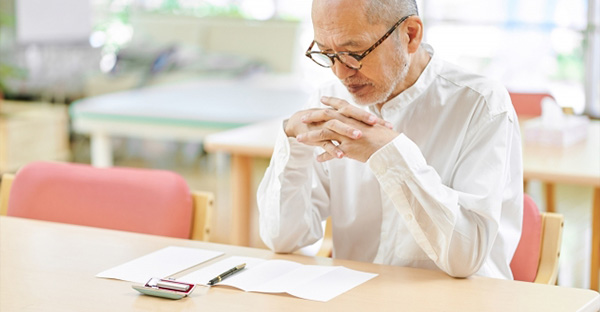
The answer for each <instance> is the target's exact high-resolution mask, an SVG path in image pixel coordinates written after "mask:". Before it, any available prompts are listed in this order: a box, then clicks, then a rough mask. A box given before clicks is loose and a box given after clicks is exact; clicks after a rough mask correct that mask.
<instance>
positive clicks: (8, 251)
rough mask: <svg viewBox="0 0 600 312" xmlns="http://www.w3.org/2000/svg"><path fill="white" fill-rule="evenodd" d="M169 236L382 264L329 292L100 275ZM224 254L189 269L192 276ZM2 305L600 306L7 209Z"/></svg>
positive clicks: (557, 295)
mask: <svg viewBox="0 0 600 312" xmlns="http://www.w3.org/2000/svg"><path fill="white" fill-rule="evenodd" d="M167 246H185V247H192V248H202V249H210V250H219V251H223V252H225V253H226V255H225V256H224V257H227V256H231V255H241V256H250V257H259V258H278V259H287V260H292V261H297V262H300V263H304V264H319V265H341V266H345V267H348V268H351V269H355V270H361V271H366V272H371V273H376V274H379V276H377V277H375V278H374V279H372V280H370V281H368V282H366V283H364V284H362V285H359V286H358V287H356V288H354V289H351V290H350V291H348V292H346V293H344V294H342V295H340V296H338V297H336V298H334V299H332V300H330V301H329V302H326V303H323V302H316V301H309V300H304V299H299V298H296V297H292V296H289V295H275V294H263V293H251V292H248V293H247V292H244V291H241V290H238V289H235V288H230V287H227V286H218V287H212V288H210V289H209V288H205V287H202V286H198V287H197V289H196V290H195V291H194V293H193V294H192V295H191V296H190V297H188V298H184V299H181V300H175V301H174V300H168V299H160V298H154V297H149V296H144V295H139V294H138V293H137V292H136V291H135V290H133V289H132V288H131V285H132V283H130V282H124V281H118V280H111V279H103V278H96V277H95V275H96V274H97V273H99V272H101V271H103V270H105V269H108V268H112V267H114V266H117V265H119V264H122V263H124V262H126V261H129V260H132V259H134V258H137V257H140V256H143V255H146V254H148V253H150V252H153V251H156V250H158V249H161V248H164V247H167ZM221 259H223V257H219V258H216V259H214V260H212V261H210V262H207V263H204V264H200V265H198V266H196V267H194V268H192V269H188V270H186V271H183V272H180V273H178V274H176V275H175V276H174V277H178V276H183V275H185V274H187V273H189V272H191V271H194V270H196V269H198V268H200V267H203V266H205V265H208V264H210V263H213V262H214V261H220V260H221ZM0 289H1V290H2V291H1V292H0V311H19V312H26V311H190V310H211V311H260V312H264V311H289V312H293V311H332V310H333V311H398V310H407V311H442V310H443V311H458V310H461V311H478V312H479V311H502V312H504V311H599V310H600V295H599V294H598V293H597V292H594V291H591V290H585V289H575V288H563V287H557V286H549V285H540V284H532V283H526V282H515V281H507V280H499V279H492V278H485V277H471V278H467V279H455V278H452V277H449V276H448V275H446V274H444V273H442V272H439V271H429V270H422V269H414V268H404V267H398V266H386V265H377V264H372V263H364V262H355V261H348V260H336V259H330V258H313V257H305V256H299V255H277V254H273V253H271V252H269V251H267V250H262V249H254V248H244V247H236V246H228V245H219V244H211V243H206V242H198V241H191V240H185V239H176V238H168V237H159V236H153V235H146V234H138V233H131V232H120V231H114V230H106V229H98V228H91V227H84V226H75V225H67V224H59V223H52V222H44V221H35V220H28V219H20V218H12V217H0Z"/></svg>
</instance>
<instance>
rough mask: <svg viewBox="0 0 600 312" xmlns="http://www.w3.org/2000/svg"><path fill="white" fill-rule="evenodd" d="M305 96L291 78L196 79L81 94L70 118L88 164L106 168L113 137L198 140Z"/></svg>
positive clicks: (273, 113) (290, 108)
mask: <svg viewBox="0 0 600 312" xmlns="http://www.w3.org/2000/svg"><path fill="white" fill-rule="evenodd" d="M307 98H308V92H307V90H306V88H305V87H303V86H302V84H299V83H298V81H296V80H294V79H293V78H291V77H287V78H285V77H281V76H270V75H268V76H251V77H248V78H247V79H239V78H238V79H235V78H234V79H200V80H194V81H188V82H185V83H179V84H172V85H164V86H154V87H148V88H143V89H136V90H130V91H123V92H118V93H112V94H107V95H103V96H98V97H91V98H86V99H82V100H80V101H77V102H74V103H73V104H72V105H71V118H72V120H73V129H74V131H75V132H77V133H83V134H89V135H90V137H91V156H92V164H93V165H94V166H97V167H108V166H111V165H112V163H113V160H112V150H111V142H110V138H111V137H113V136H124V137H134V138H150V139H163V140H176V141H177V140H178V141H191V142H202V140H203V138H204V136H205V135H206V134H208V133H212V132H217V131H222V130H225V129H230V128H234V127H239V126H243V125H247V124H251V123H256V122H260V121H264V120H269V119H272V118H277V117H281V116H288V115H291V113H293V112H295V111H297V110H299V109H300V108H301V107H302V106H303V105H304V104H305V101H306V100H307Z"/></svg>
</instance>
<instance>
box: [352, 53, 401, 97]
mask: <svg viewBox="0 0 600 312" xmlns="http://www.w3.org/2000/svg"><path fill="white" fill-rule="evenodd" d="M402 51H404V50H402ZM403 60H404V62H403ZM391 61H392V66H388V67H385V68H384V69H383V76H384V78H385V81H389V82H390V85H389V86H387V88H386V89H385V90H382V91H379V90H376V91H375V92H373V94H370V95H369V96H368V97H362V98H358V97H356V96H354V95H353V96H352V97H353V98H354V102H355V103H356V104H358V105H365V106H370V105H375V104H383V103H385V102H387V101H388V100H389V99H390V97H391V96H392V94H393V93H394V91H395V90H396V87H397V86H398V84H399V83H400V82H402V81H404V79H406V76H407V75H408V68H409V67H410V66H409V64H408V62H409V58H408V53H407V52H403V53H402V55H401V54H395V57H394V58H393V59H392V60H391Z"/></svg>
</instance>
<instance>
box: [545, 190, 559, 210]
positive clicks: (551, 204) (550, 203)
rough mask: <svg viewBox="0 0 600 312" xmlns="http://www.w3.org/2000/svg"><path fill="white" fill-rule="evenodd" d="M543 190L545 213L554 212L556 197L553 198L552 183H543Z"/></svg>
mask: <svg viewBox="0 0 600 312" xmlns="http://www.w3.org/2000/svg"><path fill="white" fill-rule="evenodd" d="M544 190H545V191H546V211H547V212H556V201H555V200H554V199H555V198H556V197H555V196H554V183H544Z"/></svg>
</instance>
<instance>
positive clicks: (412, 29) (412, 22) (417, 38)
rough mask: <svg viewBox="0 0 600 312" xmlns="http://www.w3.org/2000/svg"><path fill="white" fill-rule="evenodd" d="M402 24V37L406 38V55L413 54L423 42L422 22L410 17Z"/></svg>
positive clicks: (415, 17)
mask: <svg viewBox="0 0 600 312" xmlns="http://www.w3.org/2000/svg"><path fill="white" fill-rule="evenodd" d="M403 24H404V25H402V30H403V35H405V36H406V37H407V38H408V46H407V48H408V53H415V52H416V51H417V50H418V49H419V46H420V45H421V41H422V40H423V21H421V18H420V17H418V16H411V17H409V18H408V19H406V21H404V23H403Z"/></svg>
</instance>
